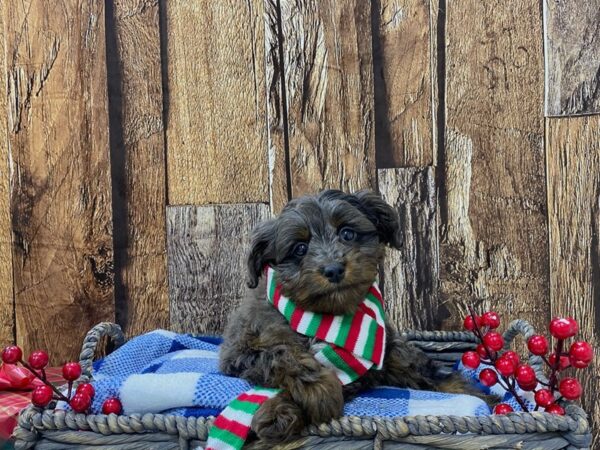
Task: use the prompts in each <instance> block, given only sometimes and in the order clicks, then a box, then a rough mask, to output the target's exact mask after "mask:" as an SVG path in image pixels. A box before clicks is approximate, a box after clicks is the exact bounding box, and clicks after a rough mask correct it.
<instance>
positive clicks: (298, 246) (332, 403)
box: [220, 190, 472, 442]
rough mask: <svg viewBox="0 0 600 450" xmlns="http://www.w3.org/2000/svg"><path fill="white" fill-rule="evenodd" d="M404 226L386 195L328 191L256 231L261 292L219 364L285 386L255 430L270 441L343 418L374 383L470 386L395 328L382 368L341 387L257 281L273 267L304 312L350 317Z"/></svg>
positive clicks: (245, 308)
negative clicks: (347, 405) (445, 373)
mask: <svg viewBox="0 0 600 450" xmlns="http://www.w3.org/2000/svg"><path fill="white" fill-rule="evenodd" d="M399 228H400V227H399V223H398V215H397V214H396V212H395V210H394V209H393V208H392V207H390V206H389V205H388V204H386V203H385V202H384V201H383V200H382V199H381V197H380V196H379V195H377V194H375V193H373V192H370V191H361V192H357V193H355V194H352V195H350V194H345V193H343V192H341V191H337V190H327V191H323V192H321V193H320V194H318V195H316V196H311V197H301V198H297V199H295V200H292V201H290V202H289V203H288V204H287V205H286V206H285V208H284V209H283V211H282V212H281V214H280V215H279V217H277V218H276V219H273V220H268V221H266V222H264V223H262V224H260V225H259V226H258V227H257V228H256V229H255V230H254V234H253V238H252V247H251V250H250V253H249V256H248V271H249V275H250V281H249V287H250V288H257V287H258V286H259V284H261V285H263V286H260V289H255V290H254V291H252V295H251V296H250V297H249V298H247V299H246V300H245V301H244V302H242V304H241V306H240V307H239V309H238V310H237V311H235V312H234V313H233V314H232V315H231V317H230V319H229V322H228V326H227V328H226V330H225V334H224V343H223V345H222V347H221V353H220V366H221V370H222V371H223V372H224V373H226V374H229V375H234V376H238V377H241V378H244V379H246V380H248V381H249V382H251V383H254V384H258V385H261V386H265V387H277V388H282V389H283V390H284V391H283V392H282V393H280V394H279V395H277V396H276V397H274V398H273V399H270V400H268V401H267V402H265V403H264V404H263V405H262V406H261V407H260V409H259V410H258V412H257V413H256V415H255V416H254V419H253V422H252V429H253V430H254V431H255V432H256V434H257V435H258V437H259V438H261V439H262V440H264V441H265V442H276V441H284V440H286V439H289V438H292V437H293V436H294V435H296V434H298V433H299V432H300V431H301V430H302V428H303V427H304V426H306V425H307V424H309V423H314V424H317V423H322V422H326V421H329V420H330V419H332V418H336V417H339V416H340V415H341V414H342V408H343V405H344V401H345V400H347V399H348V398H351V397H352V396H353V395H355V394H356V393H358V392H359V391H361V390H363V389H366V388H369V387H374V386H377V385H388V386H398V387H409V388H414V389H428V390H443V391H447V392H465V391H470V390H472V389H469V386H468V385H467V384H466V383H465V382H464V381H462V379H461V378H460V377H451V379H445V380H438V379H437V378H436V368H437V367H436V366H435V365H434V364H433V363H432V361H431V360H429V358H428V357H427V356H426V355H425V354H424V353H423V352H421V351H419V350H417V349H416V348H414V347H412V346H409V345H408V344H407V343H406V342H404V341H403V340H402V339H401V338H400V337H399V335H398V333H397V332H396V331H394V329H393V328H392V326H391V325H390V324H389V323H388V324H386V333H387V340H386V349H385V359H384V363H383V369H382V370H375V369H371V370H369V371H368V372H367V373H366V374H365V375H364V376H362V377H361V378H359V379H358V380H356V381H355V382H353V383H351V384H348V385H345V386H343V385H342V384H341V383H340V381H339V380H338V378H337V377H336V375H335V374H334V372H333V371H332V370H331V369H329V368H326V367H324V366H322V365H321V364H320V363H319V362H318V361H317V360H316V359H315V358H314V356H313V351H314V350H313V351H311V344H314V343H315V341H314V339H313V338H309V337H307V336H304V335H301V334H299V333H297V332H295V331H294V330H292V329H291V328H290V326H289V324H288V322H287V321H286V320H285V318H284V317H283V315H282V314H281V313H280V312H279V311H277V310H276V309H275V308H274V307H273V306H272V305H271V304H270V303H269V302H268V301H267V300H266V292H265V286H264V281H261V280H260V279H261V275H262V274H263V269H264V266H265V265H267V264H268V265H271V266H272V267H273V268H274V269H275V271H276V273H277V277H278V281H279V283H280V284H281V288H282V293H283V294H284V295H285V296H287V297H290V298H291V299H293V300H294V302H295V303H296V305H297V306H298V307H300V308H302V309H304V310H306V311H313V312H317V313H327V314H335V315H340V314H353V313H354V312H355V310H356V308H357V307H358V305H359V304H360V303H361V302H362V301H363V299H364V297H365V294H366V293H367V291H368V290H369V287H370V286H371V284H372V283H373V280H375V278H376V277H377V274H378V266H379V263H380V262H381V261H382V259H383V257H384V254H385V248H386V246H389V247H392V248H394V249H400V248H401V245H402V237H401V235H400V233H399V231H398V230H399ZM259 281H261V283H259ZM384 300H385V299H384Z"/></svg>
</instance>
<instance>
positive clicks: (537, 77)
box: [0, 0, 600, 423]
mask: <svg viewBox="0 0 600 450" xmlns="http://www.w3.org/2000/svg"><path fill="white" fill-rule="evenodd" d="M0 5H1V6H0V8H1V10H0V21H1V24H0V33H1V35H0V42H1V43H2V45H3V46H4V51H3V52H0V55H1V56H0V66H1V67H2V70H0V77H2V79H1V80H0V85H1V86H4V87H5V89H4V95H1V96H0V102H1V103H0V107H1V108H2V109H3V110H4V111H6V114H5V118H6V120H1V121H0V127H1V128H0V135H1V136H2V140H1V142H2V144H1V145H0V317H1V321H0V344H6V343H8V342H11V341H14V340H16V342H18V343H19V344H20V345H22V346H24V347H25V349H26V350H31V349H33V348H35V347H41V348H45V349H48V350H50V351H51V352H52V354H53V355H54V361H55V362H61V361H64V360H65V359H67V358H74V357H76V355H77V351H78V348H79V343H80V341H81V339H82V337H83V334H84V333H85V331H86V330H87V329H88V328H89V327H90V326H92V325H93V324H95V323H96V322H99V321H102V320H113V321H114V320H116V321H117V322H118V323H120V324H121V325H122V326H123V327H124V329H125V330H126V332H127V333H128V334H130V335H132V334H137V333H141V332H143V331H145V330H149V329H153V328H156V327H170V328H173V329H176V330H186V331H199V332H211V333H212V332H218V331H219V330H221V329H222V327H223V323H224V321H225V318H226V315H227V312H228V311H229V310H230V309H231V308H232V307H233V306H234V305H235V304H236V303H237V302H238V301H239V299H240V297H241V295H242V292H243V289H244V288H243V274H244V262H243V255H244V252H245V246H246V244H247V235H248V230H250V229H251V228H252V227H253V226H254V225H255V224H256V223H257V222H259V221H260V220H262V219H264V218H266V217H269V216H270V215H271V214H273V213H277V211H278V210H280V209H281V207H282V205H283V204H284V203H285V202H286V201H287V200H288V198H290V197H291V196H297V195H299V194H303V193H308V192H314V191H317V190H319V189H321V188H323V187H340V188H343V189H346V190H355V189H359V188H365V187H370V188H373V189H379V191H380V192H381V193H382V194H383V195H384V196H385V198H386V199H387V200H388V201H389V202H390V203H392V204H394V205H395V206H396V207H397V208H398V210H399V212H400V215H401V217H402V219H403V225H402V226H403V229H404V232H405V235H406V248H405V250H404V252H403V253H401V254H400V253H397V254H394V255H392V254H390V256H389V258H388V260H387V261H386V265H385V268H384V287H385V291H386V298H387V302H388V306H389V309H390V314H391V316H392V317H393V318H394V320H395V321H396V322H397V324H398V326H400V327H417V328H428V329H434V328H436V329H438V328H443V329H450V328H456V327H458V326H459V319H460V317H461V316H462V315H463V314H464V312H465V306H466V305H467V304H468V303H469V302H474V303H476V304H478V305H479V306H480V307H481V308H494V309H496V310H498V311H499V312H501V313H502V314H503V315H504V317H505V318H506V320H508V319H512V318H517V317H520V318H524V319H527V320H530V321H531V322H532V323H533V324H534V325H536V326H537V327H539V328H541V329H543V328H545V326H546V323H547V322H548V320H549V318H550V317H551V316H553V315H555V314H569V315H573V316H575V317H576V318H577V319H578V320H579V322H580V324H581V325H582V333H583V335H584V336H585V338H586V339H589V340H590V341H591V342H592V343H593V344H594V345H596V346H597V344H598V338H599V336H600V115H599V114H600V32H599V30H600V0H570V1H566V0H544V1H540V0H511V1H506V0H486V1H481V0H460V1H447V0H372V1H371V2H368V1H365V0H343V1H336V0H303V1H300V0H246V1H245V2H242V1H240V0H219V1H212V0H194V1H189V0H161V1H157V0H108V1H106V2H100V1H98V2H93V1H92V2H90V1H83V0H63V1H60V2H46V1H44V0H23V1H20V2H13V1H3V2H1V3H0ZM585 389H586V393H587V397H586V401H585V405H586V407H587V409H588V411H590V413H591V415H592V417H593V419H594V420H595V421H596V423H600V406H599V405H598V404H597V403H598V399H599V396H598V392H599V391H600V376H599V375H598V366H597V364H596V368H592V369H589V370H588V371H587V375H586V376H585Z"/></svg>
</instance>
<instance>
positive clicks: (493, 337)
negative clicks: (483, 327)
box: [483, 331, 504, 352]
mask: <svg viewBox="0 0 600 450" xmlns="http://www.w3.org/2000/svg"><path fill="white" fill-rule="evenodd" d="M483 343H484V345H486V346H487V348H489V349H490V350H494V351H496V352H497V351H498V350H500V349H501V348H502V347H504V339H503V338H502V335H501V334H500V333H496V332H495V331H489V332H488V333H486V334H485V335H484V336H483Z"/></svg>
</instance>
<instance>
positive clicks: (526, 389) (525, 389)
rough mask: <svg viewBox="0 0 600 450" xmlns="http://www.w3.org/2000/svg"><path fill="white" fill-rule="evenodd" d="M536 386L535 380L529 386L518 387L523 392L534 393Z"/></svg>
mask: <svg viewBox="0 0 600 450" xmlns="http://www.w3.org/2000/svg"><path fill="white" fill-rule="evenodd" d="M537 385H538V383H537V380H536V381H534V382H533V383H531V384H520V383H519V387H520V388H521V389H522V390H524V391H534V390H535V388H536V387H537Z"/></svg>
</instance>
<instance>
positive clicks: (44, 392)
mask: <svg viewBox="0 0 600 450" xmlns="http://www.w3.org/2000/svg"><path fill="white" fill-rule="evenodd" d="M52 394H53V392H52V389H51V388H50V386H47V385H45V384H43V385H41V386H38V387H36V388H35V389H34V390H33V393H32V394H31V403H33V404H34V405H35V406H39V407H40V408H43V407H44V406H46V405H48V403H50V401H51V400H52Z"/></svg>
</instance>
